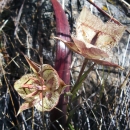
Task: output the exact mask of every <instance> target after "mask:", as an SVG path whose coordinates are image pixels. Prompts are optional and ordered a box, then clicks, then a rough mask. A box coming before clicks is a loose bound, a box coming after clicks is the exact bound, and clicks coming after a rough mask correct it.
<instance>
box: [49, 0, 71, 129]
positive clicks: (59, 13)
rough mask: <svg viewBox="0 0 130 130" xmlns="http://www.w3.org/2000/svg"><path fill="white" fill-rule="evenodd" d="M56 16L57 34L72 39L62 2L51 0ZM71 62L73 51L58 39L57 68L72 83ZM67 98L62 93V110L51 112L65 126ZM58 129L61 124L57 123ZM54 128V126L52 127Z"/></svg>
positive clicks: (62, 76)
mask: <svg viewBox="0 0 130 130" xmlns="http://www.w3.org/2000/svg"><path fill="white" fill-rule="evenodd" d="M51 3H52V6H53V9H54V13H55V17H56V32H57V36H58V37H60V38H62V39H64V40H66V41H70V28H69V23H68V20H67V17H66V14H65V12H64V10H63V9H62V7H61V5H60V3H59V2H58V1H57V0H51ZM70 64H71V52H70V50H69V49H68V48H67V47H66V46H65V44H64V43H62V42H61V41H58V43H57V47H56V61H55V69H56V70H57V72H58V74H59V76H60V78H61V79H62V80H63V81H64V82H65V83H66V84H67V85H69V84H70ZM69 90H70V88H69V87H67V88H66V90H65V92H67V91H69ZM67 102H68V101H67V98H65V97H64V95H61V97H60V100H59V103H58V105H57V107H58V108H59V109H60V110H61V111H62V112H60V111H59V110H57V109H53V110H52V112H51V120H52V121H55V120H56V119H58V118H60V120H59V122H60V124H61V125H62V126H63V127H64V128H65V124H66V113H67ZM55 126H56V127H57V129H61V128H59V126H58V125H57V124H56V123H55ZM52 129H54V128H52Z"/></svg>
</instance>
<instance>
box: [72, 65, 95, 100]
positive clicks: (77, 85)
mask: <svg viewBox="0 0 130 130" xmlns="http://www.w3.org/2000/svg"><path fill="white" fill-rule="evenodd" d="M95 65H96V63H94V64H93V65H92V66H91V67H90V68H89V69H88V70H87V71H85V72H84V74H83V75H82V76H80V77H79V79H78V82H76V84H75V85H74V87H73V89H72V91H71V93H72V94H73V96H72V100H73V99H74V98H75V97H76V92H77V91H78V90H79V89H80V88H81V86H82V83H83V81H84V80H85V79H86V77H87V76H88V74H89V73H90V72H91V70H92V69H93V67H94V66H95ZM83 66H84V64H83Z"/></svg>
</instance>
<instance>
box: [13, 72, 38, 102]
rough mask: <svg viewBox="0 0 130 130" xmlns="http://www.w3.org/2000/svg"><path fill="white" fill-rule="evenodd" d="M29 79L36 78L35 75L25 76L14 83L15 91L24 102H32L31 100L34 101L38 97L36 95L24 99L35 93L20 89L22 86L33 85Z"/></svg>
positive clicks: (30, 90)
mask: <svg viewBox="0 0 130 130" xmlns="http://www.w3.org/2000/svg"><path fill="white" fill-rule="evenodd" d="M31 77H32V78H36V75H35V74H26V75H24V76H22V77H21V78H20V79H19V80H17V81H16V82H15V83H14V88H15V90H16V91H17V92H18V94H19V95H20V96H21V97H22V98H23V99H25V100H26V101H32V100H34V98H37V97H38V95H36V96H35V97H28V98H26V96H27V95H29V94H31V93H33V92H35V91H36V90H35V89H29V88H23V87H22V86H23V85H24V84H28V85H32V84H33V83H34V80H32V79H30V78H31Z"/></svg>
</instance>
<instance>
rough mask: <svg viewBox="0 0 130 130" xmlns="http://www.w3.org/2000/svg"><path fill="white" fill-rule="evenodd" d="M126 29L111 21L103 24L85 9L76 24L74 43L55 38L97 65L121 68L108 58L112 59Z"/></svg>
mask: <svg viewBox="0 0 130 130" xmlns="http://www.w3.org/2000/svg"><path fill="white" fill-rule="evenodd" d="M125 28H126V27H125V26H123V25H117V24H115V23H113V22H111V21H108V22H106V23H103V22H102V21H101V20H100V19H99V18H97V17H96V16H94V15H93V14H91V12H90V11H89V10H88V9H87V8H86V7H84V8H83V9H82V11H81V13H80V15H79V17H78V19H77V22H76V36H75V37H74V36H71V37H72V40H73V42H68V41H65V40H63V39H61V38H59V37H54V38H55V39H58V40H61V41H62V42H63V43H65V44H66V46H67V47H68V48H70V49H71V50H72V51H74V52H76V53H78V54H80V55H82V56H84V57H85V58H87V59H89V60H92V61H94V62H95V63H97V64H101V65H106V66H113V67H120V66H119V65H117V64H114V63H111V62H108V61H107V60H106V58H109V57H112V51H111V50H112V48H113V47H114V46H115V45H116V44H117V43H118V41H119V40H120V38H121V37H122V35H123V32H124V31H125ZM120 68H121V67H120Z"/></svg>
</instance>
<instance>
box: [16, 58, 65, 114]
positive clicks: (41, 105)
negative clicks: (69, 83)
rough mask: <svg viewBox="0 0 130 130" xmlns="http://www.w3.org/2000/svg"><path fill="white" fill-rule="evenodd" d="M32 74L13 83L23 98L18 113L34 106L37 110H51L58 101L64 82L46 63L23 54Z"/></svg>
mask: <svg viewBox="0 0 130 130" xmlns="http://www.w3.org/2000/svg"><path fill="white" fill-rule="evenodd" d="M25 58H26V60H27V62H28V63H29V65H30V67H31V68H32V69H33V71H34V74H26V75H23V76H22V77H21V78H20V79H19V80H17V81H16V82H15V84H14V88H15V90H16V91H17V92H18V94H19V95H20V96H21V97H22V98H23V99H24V100H25V102H24V103H23V104H22V105H21V106H20V108H19V111H18V113H17V115H18V114H19V113H21V112H22V111H23V110H25V109H28V108H31V107H33V106H35V108H36V109H37V110H39V111H42V112H44V111H51V110H52V109H53V108H54V107H55V106H56V105H57V103H58V101H59V97H60V95H61V94H62V92H63V91H64V89H65V87H66V84H65V83H64V82H63V81H62V80H61V79H60V78H59V76H58V74H57V72H56V70H55V69H54V68H53V67H51V66H50V65H48V64H43V65H42V66H39V65H37V64H36V63H35V62H33V61H31V60H29V59H28V57H27V56H25Z"/></svg>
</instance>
